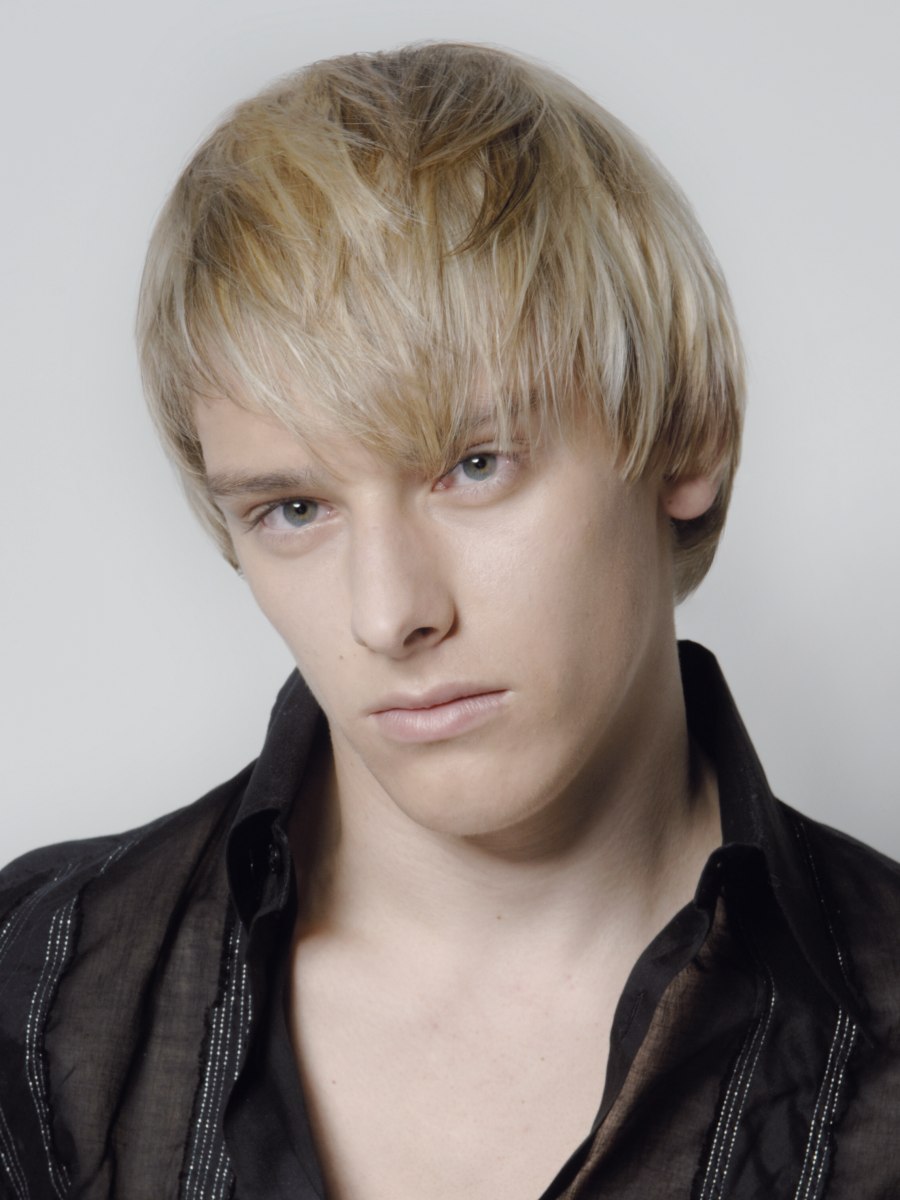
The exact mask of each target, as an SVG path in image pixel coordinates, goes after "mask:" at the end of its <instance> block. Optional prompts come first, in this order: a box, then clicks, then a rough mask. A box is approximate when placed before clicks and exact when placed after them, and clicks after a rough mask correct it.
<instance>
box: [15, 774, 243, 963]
mask: <svg viewBox="0 0 900 1200" xmlns="http://www.w3.org/2000/svg"><path fill="white" fill-rule="evenodd" d="M251 769H252V767H247V768H245V770H244V771H242V772H241V773H240V774H239V775H237V776H235V778H234V779H231V780H229V781H228V782H227V783H224V784H222V785H220V786H219V787H217V788H214V789H213V790H212V791H211V792H208V793H207V794H206V795H205V796H203V797H202V798H201V799H200V800H197V801H195V802H194V803H193V804H189V805H187V806H185V807H183V808H180V809H177V810H175V811H174V812H171V813H167V814H166V815H164V816H162V817H159V818H157V819H156V820H154V821H152V822H150V823H149V824H147V825H143V826H140V827H139V828H136V829H130V830H126V831H124V832H121V833H116V834H109V835H106V836H102V837H94V838H87V839H84V840H79V841H70V842H59V843H56V844H54V845H48V846H42V847H39V848H38V849H36V850H31V851H29V852H28V853H27V854H24V855H22V856H21V857H20V858H17V859H15V860H14V861H13V862H11V863H9V864H8V865H7V866H5V867H4V868H2V869H0V972H2V946H3V944H4V941H8V940H9V938H10V937H11V935H12V932H13V927H14V928H15V932H16V934H17V936H18V937H20V936H22V935H23V934H25V933H26V932H27V930H28V928H34V929H42V928H45V927H46V923H47V915H48V914H50V913H53V912H56V911H57V910H59V909H60V908H62V907H64V906H66V905H67V904H70V903H74V902H76V901H77V902H81V901H82V900H84V899H85V898H88V899H89V900H90V901H91V902H92V903H96V904H101V905H102V903H103V898H104V895H105V893H106V892H107V891H108V892H109V894H110V897H112V896H113V895H114V894H118V895H119V899H121V894H120V893H121V888H122V881H123V878H124V877H128V878H129V879H131V880H132V881H133V882H134V884H135V885H136V887H135V889H134V890H133V895H132V897H131V899H132V903H133V904H139V903H140V891H141V884H143V887H144V888H146V889H148V890H153V889H155V888H158V887H160V885H161V884H162V882H163V877H165V879H166V880H167V881H168V885H169V887H171V885H172V883H173V882H174V881H176V880H178V879H179V878H180V879H182V880H184V879H186V878H187V877H189V876H190V875H192V874H193V873H194V872H195V871H196V868H197V865H198V860H199V859H200V858H202V857H203V856H204V854H206V853H208V852H209V850H210V849H211V847H212V845H213V844H216V843H218V842H219V841H221V843H222V844H224V840H225V837H226V836H227V832H228V827H229V824H230V820H231V819H232V817H233V814H234V812H235V810H236V806H237V804H238V803H239V801H240V798H241V795H242V794H243V789H244V786H245V784H246V780H247V778H248V776H249V773H250V771H251ZM166 890H167V889H166Z"/></svg>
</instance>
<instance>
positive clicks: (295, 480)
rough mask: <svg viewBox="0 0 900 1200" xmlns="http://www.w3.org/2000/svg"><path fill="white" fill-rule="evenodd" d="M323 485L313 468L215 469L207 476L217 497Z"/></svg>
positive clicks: (306, 490) (211, 491) (308, 488)
mask: <svg viewBox="0 0 900 1200" xmlns="http://www.w3.org/2000/svg"><path fill="white" fill-rule="evenodd" d="M322 485H323V479H322V476H321V475H317V474H315V472H313V471H309V470H301V471H263V472H260V473H258V474H254V473H252V472H249V471H215V472H214V473H213V474H212V475H207V477H206V487H207V490H208V492H209V494H210V495H211V496H214V497H215V498H216V499H221V500H224V499H227V498H228V497H229V496H254V495H258V494H259V493H260V492H298V493H305V492H309V491H316V490H317V489H319V488H321V487H322Z"/></svg>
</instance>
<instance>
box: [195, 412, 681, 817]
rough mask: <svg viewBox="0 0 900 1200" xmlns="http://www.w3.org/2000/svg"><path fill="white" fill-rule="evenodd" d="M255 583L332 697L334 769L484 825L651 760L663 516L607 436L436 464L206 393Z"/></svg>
mask: <svg viewBox="0 0 900 1200" xmlns="http://www.w3.org/2000/svg"><path fill="white" fill-rule="evenodd" d="M197 425H198V432H199V435H200V439H201V442H202V446H203V453H204V460H205V463H206V468H207V474H208V478H209V480H210V486H211V491H212V493H213V495H214V498H215V499H216V502H217V503H218V505H219V507H220V508H221V510H222V512H223V514H224V515H225V518H226V521H227V523H228V528H229V530H230V532H231V536H232V538H233V541H234V546H235V551H236V554H237V557H238V560H239V562H240V566H241V568H242V570H243V573H244V576H245V577H246V580H247V582H248V583H249V585H250V587H251V589H252V590H253V593H254V595H255V597H256V599H257V601H258V603H259V605H260V607H261V609H262V610H263V612H264V613H265V614H266V616H267V617H268V619H269V620H270V621H271V622H272V624H273V625H274V626H275V628H276V629H277V630H278V632H279V633H280V634H281V636H282V637H283V638H284V640H285V642H286V643H287V645H288V646H289V647H290V650H291V652H292V654H293V656H294V659H295V660H296V663H297V666H298V667H299V669H300V671H301V673H302V675H303V676H304V678H305V680H306V682H307V684H308V685H309V687H310V689H311V690H312V692H313V693H314V695H315V696H316V698H317V700H318V702H319V704H320V705H321V707H322V709H323V710H324V712H325V714H326V716H327V719H328V722H329V726H330V730H331V735H332V742H333V747H334V754H335V761H336V765H337V768H338V771H337V774H338V779H339V780H344V781H347V786H351V785H352V786H353V787H356V788H367V789H369V791H370V792H371V793H372V794H376V795H377V796H378V797H379V799H380V800H381V801H382V802H383V803H386V804H388V805H392V806H395V807H396V808H399V809H400V810H402V812H403V813H405V814H406V816H407V817H409V818H411V819H412V820H414V821H416V822H417V823H419V824H420V825H423V826H425V827H427V828H430V829H434V830H438V831H442V832H446V833H454V834H457V835H461V836H470V837H477V836H485V835H491V834H496V833H498V832H500V831H503V830H512V829H515V828H517V827H524V826H526V825H527V824H528V823H529V822H530V821H533V820H535V819H538V818H539V816H540V814H541V813H549V812H551V811H552V810H553V809H554V806H556V807H558V806H560V805H564V804H566V803H569V802H570V801H571V800H572V798H573V797H576V798H577V796H578V795H579V794H583V795H585V796H589V795H595V794H596V790H597V788H602V787H603V786H604V783H605V781H607V780H608V779H610V778H611V777H612V776H613V775H614V774H615V773H616V772H618V771H620V770H621V769H622V768H623V764H624V760H625V758H627V756H628V755H629V754H630V755H632V756H633V755H634V754H635V753H640V750H641V741H640V731H641V728H642V726H643V723H644V722H646V720H647V719H648V715H649V716H650V717H652V715H653V714H652V710H653V706H654V704H655V702H656V701H655V697H656V696H657V695H658V693H659V691H660V688H659V673H660V671H661V670H662V665H661V664H663V662H665V661H668V657H670V652H671V648H672V646H673V644H674V638H673V628H672V625H673V617H672V599H671V594H672V584H671V563H670V550H669V542H668V534H667V522H666V514H665V512H664V511H663V504H662V501H661V498H660V487H659V486H658V483H657V482H656V481H654V480H643V481H641V482H639V483H637V484H626V483H624V482H623V481H622V480H621V479H620V478H619V476H618V474H617V472H616V470H615V465H614V462H613V457H612V454H611V452H610V448H609V446H608V445H607V443H606V441H605V439H604V437H603V435H602V433H600V432H599V431H598V430H596V429H592V430H582V431H580V433H579V436H578V437H577V438H573V439H570V441H571V444H569V442H564V441H559V442H557V443H553V444H547V445H541V446H539V447H538V448H536V449H535V448H529V447H528V446H527V445H524V444H523V445H514V446H513V448H512V449H511V450H510V451H509V452H508V453H500V452H499V450H498V447H497V445H496V443H495V441H494V440H493V431H492V429H491V427H490V425H489V424H487V425H485V426H483V427H481V428H477V429H474V430H473V438H472V443H471V449H470V450H469V452H468V453H467V455H466V457H464V458H463V459H462V460H461V461H460V462H459V463H458V464H457V465H455V466H454V467H453V468H452V469H451V470H449V471H448V472H447V473H446V474H445V475H443V476H442V477H441V478H437V479H435V478H421V477H418V476H414V475H404V474H400V473H398V472H397V471H396V469H394V468H392V467H390V466H388V465H386V464H385V463H383V462H381V461H380V460H378V459H376V458H374V457H373V456H371V455H370V454H369V453H368V452H367V451H365V450H363V449H361V448H360V447H359V446H358V445H356V444H354V443H353V442H352V441H349V440H347V439H344V438H339V437H335V438H332V439H330V440H328V441H327V442H321V443H319V444H318V445H316V446H311V445H307V444H306V443H304V442H302V441H301V440H299V439H298V438H297V437H296V436H294V435H293V434H291V433H290V432H288V431H286V430H285V428H284V427H283V426H281V425H280V424H278V423H277V422H276V421H274V420H273V419H270V418H268V417H263V416H260V415H258V414H254V413H250V412H248V411H246V410H244V409H242V408H240V407H238V406H236V405H234V404H233V403H231V402H230V401H227V400H224V399H223V400H215V401H211V402H203V403H201V404H199V405H198V409H197Z"/></svg>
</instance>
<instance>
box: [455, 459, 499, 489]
mask: <svg viewBox="0 0 900 1200" xmlns="http://www.w3.org/2000/svg"><path fill="white" fill-rule="evenodd" d="M460 466H461V467H462V471H463V474H464V475H465V477H466V478H467V479H472V480H475V481H476V482H477V481H478V480H480V479H490V477H491V476H492V475H493V474H494V472H495V471H496V470H497V455H496V454H470V455H469V457H468V458H464V459H463V460H462V462H461V463H460Z"/></svg>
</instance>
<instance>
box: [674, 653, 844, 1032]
mask: <svg viewBox="0 0 900 1200" xmlns="http://www.w3.org/2000/svg"><path fill="white" fill-rule="evenodd" d="M678 651H679V657H680V660H681V675H682V684H683V687H684V695H685V706H686V709H687V718H688V727H689V729H690V731H691V734H692V736H693V737H695V738H696V740H697V741H698V742H699V743H700V745H701V746H702V747H703V749H704V750H705V751H706V753H707V754H708V755H709V757H710V758H711V759H712V761H713V762H714V763H715V766H716V772H717V776H718V784H719V803H720V809H721V816H722V848H721V850H720V851H718V852H717V854H718V855H720V856H721V857H723V858H727V857H728V856H729V855H730V854H731V855H738V854H739V853H740V851H741V849H742V848H743V849H744V850H747V849H751V850H755V851H756V852H757V853H760V852H761V856H762V858H763V860H764V864H765V872H766V874H767V876H768V882H769V885H770V887H771V889H772V894H773V896H774V898H775V900H776V902H777V904H778V907H779V909H780V910H781V912H782V914H783V916H784V919H785V922H786V924H787V927H788V929H789V931H790V934H791V935H792V937H793V940H794V942H795V943H796V944H797V947H798V948H799V950H800V952H801V954H802V955H803V958H804V959H805V960H806V962H807V964H808V966H809V967H810V969H811V970H812V973H813V975H814V976H815V978H816V979H817V980H818V982H819V983H820V984H821V985H822V986H823V987H824V988H825V990H826V991H827V992H828V994H829V995H830V996H831V998H832V1000H833V1001H834V1002H835V1003H836V1004H837V1005H838V1007H840V1008H843V1009H845V1010H847V1011H848V1012H849V1013H851V1015H853V1016H854V1018H855V1019H856V1020H857V1022H858V1023H859V1024H860V1025H861V1026H863V1027H865V1022H864V1018H863V1016H862V1014H861V1012H860V1006H859V1002H858V1000H857V999H856V997H855V996H854V994H853V993H852V991H851V989H850V986H849V985H848V982H847V980H846V979H845V977H844V974H843V968H842V964H841V957H840V950H839V948H838V945H837V942H836V941H835V939H834V935H833V934H832V932H831V923H830V918H829V915H828V911H827V909H826V907H825V901H824V898H823V897H822V895H821V893H820V890H819V885H818V881H817V878H816V867H815V864H814V862H813V859H812V857H811V854H810V851H809V847H808V842H807V839H806V834H805V829H806V826H807V824H808V822H807V820H806V818H803V817H801V816H800V815H799V814H798V813H796V812H794V811H793V810H792V809H790V808H788V807H787V806H786V805H784V804H782V803H781V802H780V801H779V800H776V798H775V797H774V795H773V794H772V791H771V789H770V787H769V784H768V781H767V780H766V776H765V772H764V771H763V768H762V764H761V763H760V761H759V758H758V757H757V755H756V751H755V750H754V749H753V744H752V742H751V741H750V737H749V734H748V733H747V730H746V728H745V727H744V723H743V721H742V720H741V717H740V714H739V713H738V710H737V707H736V705H735V703H734V700H733V698H732V695H731V692H730V691H729V689H728V685H727V684H726V682H725V679H724V677H723V675H722V672H721V670H720V668H719V664H718V663H717V662H716V659H715V658H714V656H713V655H712V654H710V652H709V651H708V650H705V649H704V648H703V647H702V646H699V645H697V644H696V643H694V642H680V643H679V646H678Z"/></svg>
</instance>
